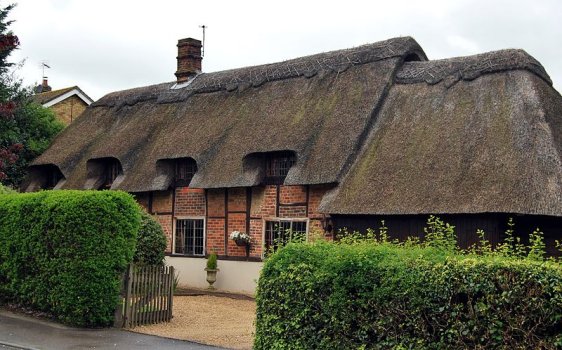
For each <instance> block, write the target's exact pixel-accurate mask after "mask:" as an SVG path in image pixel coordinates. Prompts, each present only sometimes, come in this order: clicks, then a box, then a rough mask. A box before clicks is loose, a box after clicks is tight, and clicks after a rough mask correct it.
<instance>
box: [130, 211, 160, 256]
mask: <svg viewBox="0 0 562 350" xmlns="http://www.w3.org/2000/svg"><path fill="white" fill-rule="evenodd" d="M166 244H167V241H166V235H165V234H164V231H163V230H162V226H160V224H159V223H158V222H157V221H156V220H155V219H154V217H153V216H152V215H150V214H148V213H146V212H145V211H142V214H141V226H140V229H139V232H138V235H137V249H136V251H135V256H134V257H133V262H135V263H137V264H141V265H163V264H164V257H165V255H164V254H165V251H166Z"/></svg>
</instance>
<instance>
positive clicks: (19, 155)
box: [0, 5, 64, 187]
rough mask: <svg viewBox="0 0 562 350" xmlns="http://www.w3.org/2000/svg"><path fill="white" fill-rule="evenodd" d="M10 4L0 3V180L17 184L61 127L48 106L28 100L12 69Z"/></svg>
mask: <svg viewBox="0 0 562 350" xmlns="http://www.w3.org/2000/svg"><path fill="white" fill-rule="evenodd" d="M13 8H14V5H8V6H6V7H4V8H1V7H0V183H2V184H4V185H8V186H12V187H18V186H19V184H20V183H21V181H22V180H23V177H24V176H25V171H26V168H27V166H28V164H29V163H30V162H31V160H33V159H34V158H35V157H37V156H38V155H40V154H41V153H42V152H43V151H44V150H45V149H46V148H47V147H48V145H49V143H50V142H51V140H52V139H53V137H54V136H55V135H56V134H57V133H58V132H59V131H61V130H62V129H63V128H64V125H63V124H62V123H60V122H59V121H57V120H56V119H55V115H54V114H53V112H51V111H50V110H48V109H46V108H43V107H42V106H40V105H38V104H36V103H34V102H32V101H31V94H32V92H31V89H30V88H25V87H23V86H22V83H21V80H20V79H18V78H16V77H15V76H14V75H13V72H12V66H13V65H14V64H13V63H12V62H8V57H9V56H10V54H11V53H12V52H13V51H14V50H15V49H16V48H17V47H18V46H19V44H20V42H19V39H18V37H17V36H16V35H14V34H13V33H12V32H11V31H10V30H9V29H8V27H9V26H10V24H11V23H12V22H13V21H9V20H7V17H8V14H9V13H10V11H11V10H12V9H13Z"/></svg>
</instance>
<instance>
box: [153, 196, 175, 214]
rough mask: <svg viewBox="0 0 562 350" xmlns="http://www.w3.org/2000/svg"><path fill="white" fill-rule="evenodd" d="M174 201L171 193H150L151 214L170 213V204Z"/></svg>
mask: <svg viewBox="0 0 562 350" xmlns="http://www.w3.org/2000/svg"><path fill="white" fill-rule="evenodd" d="M173 200H174V197H173V193H172V191H155V192H152V212H153V213H155V214H157V213H166V214H170V213H172V202H173Z"/></svg>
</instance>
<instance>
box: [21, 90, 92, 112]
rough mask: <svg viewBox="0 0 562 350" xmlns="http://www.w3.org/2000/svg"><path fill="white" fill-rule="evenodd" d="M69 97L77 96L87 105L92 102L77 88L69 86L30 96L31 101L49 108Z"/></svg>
mask: <svg viewBox="0 0 562 350" xmlns="http://www.w3.org/2000/svg"><path fill="white" fill-rule="evenodd" d="M71 96H77V97H78V98H80V99H81V100H82V101H84V102H85V103H86V104H87V105H90V104H91V103H92V102H94V101H93V100H92V99H91V98H90V97H89V96H88V95H86V93H84V91H82V90H81V89H80V88H79V87H78V86H71V87H67V88H64V89H59V90H52V91H47V92H42V93H39V94H35V95H33V96H32V99H33V101H35V102H37V103H39V104H41V105H42V106H43V107H51V106H52V105H55V104H57V103H59V102H61V101H64V100H66V99H67V98H69V97H71Z"/></svg>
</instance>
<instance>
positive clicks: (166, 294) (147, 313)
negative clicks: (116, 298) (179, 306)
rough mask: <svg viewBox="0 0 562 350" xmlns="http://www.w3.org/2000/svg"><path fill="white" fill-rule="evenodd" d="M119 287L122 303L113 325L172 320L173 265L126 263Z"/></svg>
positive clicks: (127, 326) (124, 326)
mask: <svg viewBox="0 0 562 350" xmlns="http://www.w3.org/2000/svg"><path fill="white" fill-rule="evenodd" d="M122 286H123V287H122V293H121V296H122V301H123V303H122V305H121V306H120V307H118V308H117V310H116V312H115V323H114V326H115V327H119V328H133V327H136V326H139V325H145V324H153V323H160V322H168V321H170V320H171V319H172V306H173V291H174V267H173V266H136V265H134V264H129V266H128V267H127V271H126V272H125V274H124V276H123V284H122Z"/></svg>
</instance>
